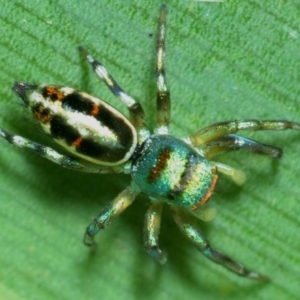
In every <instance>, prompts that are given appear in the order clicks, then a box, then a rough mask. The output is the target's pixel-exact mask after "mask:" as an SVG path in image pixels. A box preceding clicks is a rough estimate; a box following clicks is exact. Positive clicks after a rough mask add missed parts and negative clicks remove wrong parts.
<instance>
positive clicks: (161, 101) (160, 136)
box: [0, 5, 300, 281]
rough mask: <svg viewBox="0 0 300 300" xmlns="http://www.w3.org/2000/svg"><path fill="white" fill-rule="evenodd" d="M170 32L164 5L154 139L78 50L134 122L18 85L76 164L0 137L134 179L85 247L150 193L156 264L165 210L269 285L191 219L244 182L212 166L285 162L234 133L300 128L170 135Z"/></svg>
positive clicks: (100, 105)
mask: <svg viewBox="0 0 300 300" xmlns="http://www.w3.org/2000/svg"><path fill="white" fill-rule="evenodd" d="M165 32H166V7H165V5H162V6H161V10H160V17H159V27H158V40H157V50H156V84H157V92H156V99H157V102H156V103H157V123H156V128H155V129H154V134H151V133H150V131H149V130H148V128H147V127H146V125H145V118H144V112H143V108H142V106H141V105H140V103H138V102H137V101H135V100H134V99H133V98H132V97H130V96H129V95H127V94H126V93H125V92H124V91H123V90H122V89H121V87H120V86H119V85H118V84H117V82H116V81H115V80H114V79H113V78H112V76H111V75H110V74H109V73H108V71H107V70H106V68H105V67H104V66H103V65H102V64H101V63H100V62H99V61H97V60H96V59H94V58H93V56H92V55H90V54H89V53H88V52H87V51H86V50H85V49H84V48H83V47H79V50H80V52H81V53H82V54H83V55H84V56H85V57H86V58H87V60H88V62H89V63H90V64H91V66H92V68H93V70H94V71H95V73H96V75H97V76H98V77H99V78H100V79H101V80H102V81H103V82H104V83H105V84H106V85H107V87H108V88H109V89H110V90H111V92H112V93H113V94H114V95H115V96H116V97H117V98H119V100H120V101H121V102H122V103H123V104H124V105H125V106H126V107H127V109H128V111H129V114H130V118H129V120H128V119H127V118H126V117H125V116H123V115H122V114H121V113H120V112H119V111H117V110H116V109H115V108H113V107H112V106H111V105H109V104H107V103H106V102H104V101H103V100H101V99H99V98H96V97H93V96H91V95H88V94H86V93H84V92H79V91H77V90H75V89H73V88H69V87H65V86H57V85H35V84H32V85H31V84H26V83H23V82H16V83H15V85H14V86H13V90H14V91H15V92H16V93H17V94H18V95H19V96H20V97H21V98H22V99H23V101H24V103H25V105H26V106H27V107H28V108H29V109H30V110H31V112H32V113H33V115H34V117H35V118H36V120H37V121H38V122H39V124H40V125H41V127H42V129H43V130H44V131H45V133H47V134H48V135H50V136H51V137H52V138H53V139H54V140H55V141H56V142H57V143H58V144H60V145H61V146H63V147H64V148H66V149H67V150H68V151H69V152H70V153H72V154H73V156H74V157H77V158H72V157H71V156H66V155H62V154H60V153H59V152H57V151H55V150H53V149H52V148H49V147H46V146H43V145H40V144H37V143H35V142H32V141H29V140H27V139H25V138H23V137H21V136H17V135H13V134H10V133H8V132H6V131H5V130H3V129H0V136H2V137H3V138H4V139H6V140H7V141H8V142H10V143H12V144H14V145H16V146H18V147H22V148H27V149H30V150H32V151H34V152H35V153H37V154H39V155H41V156H43V157H45V158H46V159H48V160H51V161H53V162H54V163H56V164H58V165H60V166H63V167H66V168H69V169H73V170H77V171H83V172H90V173H110V172H124V173H127V174H130V175H131V177H132V181H131V184H130V186H129V187H127V188H126V189H125V190H124V191H122V192H121V193H120V194H119V195H118V196H117V197H116V198H115V199H114V200H113V201H112V202H111V203H109V204H108V205H107V206H106V207H105V208H104V209H103V210H102V211H101V212H100V214H99V215H98V216H97V217H96V218H95V220H94V221H93V222H92V223H91V224H90V225H89V226H88V227H87V229H86V232H85V236H84V243H85V244H86V245H88V246H92V245H93V244H94V236H95V235H96V234H97V233H98V232H99V231H100V230H102V229H104V228H106V227H107V226H108V225H109V224H110V223H111V222H112V221H113V220H114V219H115V218H116V217H117V216H118V215H119V214H120V213H121V212H123V211H124V210H125V209H126V208H127V207H128V206H129V205H130V204H131V203H132V202H133V201H134V199H135V198H136V196H137V195H138V194H139V193H144V194H146V195H147V196H149V198H150V206H149V208H148V211H147V213H146V217H145V224H144V247H145V249H146V251H147V252H148V253H149V254H150V256H152V257H153V258H155V259H156V260H157V261H158V262H160V263H162V264H163V263H165V262H166V254H165V252H164V251H162V250H161V249H160V247H159V245H158V237H159V231H160V223H161V213H162V207H163V205H164V204H165V203H166V204H168V205H169V206H170V208H171V211H172V213H173V215H174V219H175V222H176V223H177V225H178V227H179V228H180V230H181V231H182V233H183V234H184V235H185V236H186V237H187V238H188V239H189V240H190V241H191V242H192V243H193V244H194V245H195V246H196V247H197V248H198V250H199V251H200V252H201V253H202V254H203V255H204V256H206V257H207V258H209V259H210V260H212V261H213V262H215V263H218V264H221V265H222V266H224V267H225V268H227V269H229V270H230V271H232V272H234V273H236V274H238V275H240V276H245V277H248V278H252V279H256V280H260V281H265V280H267V278H266V277H265V276H263V275H261V274H259V273H256V272H253V271H250V270H248V269H247V268H245V267H244V266H243V265H241V264H240V263H238V262H236V261H234V260H233V259H231V258H230V257H228V256H227V255H224V254H222V253H220V252H218V251H216V250H215V249H213V248H212V247H211V246H210V244H209V242H208V241H207V240H206V238H205V237H204V236H203V234H202V233H201V231H200V230H199V229H198V227H197V225H196V224H195V223H194V221H193V218H192V216H191V212H192V211H195V210H196V209H197V208H198V207H199V206H202V205H204V204H205V203H206V202H207V201H208V200H209V198H210V196H211V195H212V193H213V191H214V189H215V186H216V182H217V178H218V176H217V172H218V171H219V172H222V173H224V174H226V175H228V176H230V177H231V178H232V179H233V180H234V181H235V182H236V183H242V182H243V181H244V179H245V178H244V174H243V173H242V172H240V171H238V170H236V169H234V168H232V167H230V166H227V165H224V164H221V163H217V162H214V161H211V160H210V159H211V158H213V157H215V156H217V155H220V154H223V153H226V152H230V151H235V150H239V149H244V150H246V151H249V152H253V153H258V154H262V155H266V156H269V157H272V158H277V157H280V156H281V154H282V151H281V149H280V148H277V147H273V146H270V145H266V144H261V143H259V142H257V141H254V140H250V139H247V138H244V137H241V136H238V135H236V134H235V133H237V132H238V131H240V130H248V131H249V130H251V131H256V130H284V129H297V130H299V129H300V124H299V123H294V122H290V121H285V120H262V121H260V120H251V119H249V120H241V121H237V120H233V121H227V122H221V123H216V124H213V125H210V126H208V127H205V128H203V129H200V130H199V131H197V132H196V133H194V134H192V135H190V136H189V137H186V138H176V137H174V136H173V135H170V134H169V123H170V93H169V89H168V87H167V83H166V78H165V71H164V55H165Z"/></svg>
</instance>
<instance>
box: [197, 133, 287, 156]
mask: <svg viewBox="0 0 300 300" xmlns="http://www.w3.org/2000/svg"><path fill="white" fill-rule="evenodd" d="M199 149H200V150H201V151H202V152H203V155H204V157H205V158H207V159H211V158H212V157H215V156H217V155H222V154H224V153H226V152H230V151H236V150H240V149H243V150H246V151H249V152H253V153H257V154H261V155H266V156H269V157H272V158H279V157H281V155H282V150H281V149H280V148H277V147H274V146H270V145H266V144H262V143H259V142H257V141H254V140H251V139H247V138H245V137H242V136H238V135H235V134H229V135H226V136H224V137H221V138H218V139H215V140H211V141H209V142H207V143H205V144H203V145H201V146H199Z"/></svg>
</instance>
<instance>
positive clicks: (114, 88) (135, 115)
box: [78, 46, 150, 141]
mask: <svg viewBox="0 0 300 300" xmlns="http://www.w3.org/2000/svg"><path fill="white" fill-rule="evenodd" d="M78 49H79V51H80V53H81V54H82V55H83V56H84V57H86V59H87V60H88V62H89V63H90V65H91V66H92V68H93V70H94V72H95V73H96V75H97V76H98V77H99V78H100V79H101V80H102V81H103V82H104V83H105V84H106V86H107V87H108V88H109V89H110V91H111V92H112V93H113V94H114V95H115V96H116V97H117V98H118V99H119V100H120V101H121V102H122V103H123V104H124V105H125V106H126V107H127V109H128V111H129V114H130V121H131V123H132V124H133V125H134V126H135V128H136V129H137V131H138V133H139V137H140V140H141V141H143V140H144V139H145V137H147V136H148V135H149V134H150V133H149V130H148V129H147V127H146V123H145V114H144V110H143V108H142V106H141V104H140V103H139V102H137V101H136V100H134V99H133V98H132V97H131V96H129V95H128V94H126V93H125V92H124V91H123V89H122V88H121V87H120V86H119V85H118V83H117V82H116V81H115V80H114V78H113V77H112V76H111V75H110V74H109V73H108V71H107V69H106V68H105V67H104V65H102V63H101V62H99V61H97V60H96V59H95V58H94V57H93V56H92V55H91V54H89V53H88V52H87V50H85V49H84V48H83V47H82V46H80V47H78Z"/></svg>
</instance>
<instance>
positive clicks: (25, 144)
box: [0, 128, 121, 173]
mask: <svg viewBox="0 0 300 300" xmlns="http://www.w3.org/2000/svg"><path fill="white" fill-rule="evenodd" d="M0 136H1V137H3V138H4V139H6V140H7V141H8V142H9V143H11V144H13V145H15V146H17V147H20V148H26V149H28V150H31V151H33V152H34V153H36V154H38V155H40V156H42V157H44V158H46V159H48V160H50V161H52V162H54V163H56V164H58V165H60V166H62V167H64V168H67V169H71V170H75V171H81V172H87V173H110V172H119V171H121V169H119V168H118V167H116V168H112V167H96V166H90V165H84V164H82V163H80V162H79V161H78V160H76V159H74V158H72V157H69V156H66V155H62V154H60V153H59V152H57V151H55V150H53V149H52V148H50V147H46V146H43V145H41V144H38V143H35V142H32V141H30V140H27V139H25V138H23V137H21V136H19V135H14V134H11V133H8V132H7V131H5V130H3V129H1V128H0Z"/></svg>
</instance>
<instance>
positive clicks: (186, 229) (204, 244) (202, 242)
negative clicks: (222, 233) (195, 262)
mask: <svg viewBox="0 0 300 300" xmlns="http://www.w3.org/2000/svg"><path fill="white" fill-rule="evenodd" d="M172 212H173V216H174V219H175V222H176V223H177V225H178V226H179V228H180V230H181V231H182V233H183V234H184V235H185V236H186V237H187V238H188V239H189V240H190V241H191V242H192V243H193V244H194V245H195V246H196V247H197V248H198V250H199V251H200V252H201V253H202V254H203V255H204V256H206V257H207V258H208V259H210V260H212V261H213V262H215V263H217V264H221V265H222V266H224V267H225V268H227V269H228V270H230V271H232V272H234V273H236V274H237V275H239V276H244V277H248V278H251V279H255V280H259V281H268V278H267V277H265V276H263V275H261V274H258V273H256V272H252V271H250V270H248V269H246V268H245V267H244V266H243V265H242V264H240V263H238V262H236V261H234V260H233V259H232V258H230V257H228V256H227V255H225V254H222V253H220V252H218V251H216V250H214V249H213V248H211V246H210V244H209V242H208V241H207V240H206V239H205V237H204V236H203V234H202V233H201V232H200V230H199V229H198V228H197V226H196V225H195V224H194V223H193V222H192V220H191V219H190V217H189V215H188V214H187V213H186V212H185V211H184V210H183V209H181V208H178V207H175V206H173V207H172Z"/></svg>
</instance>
